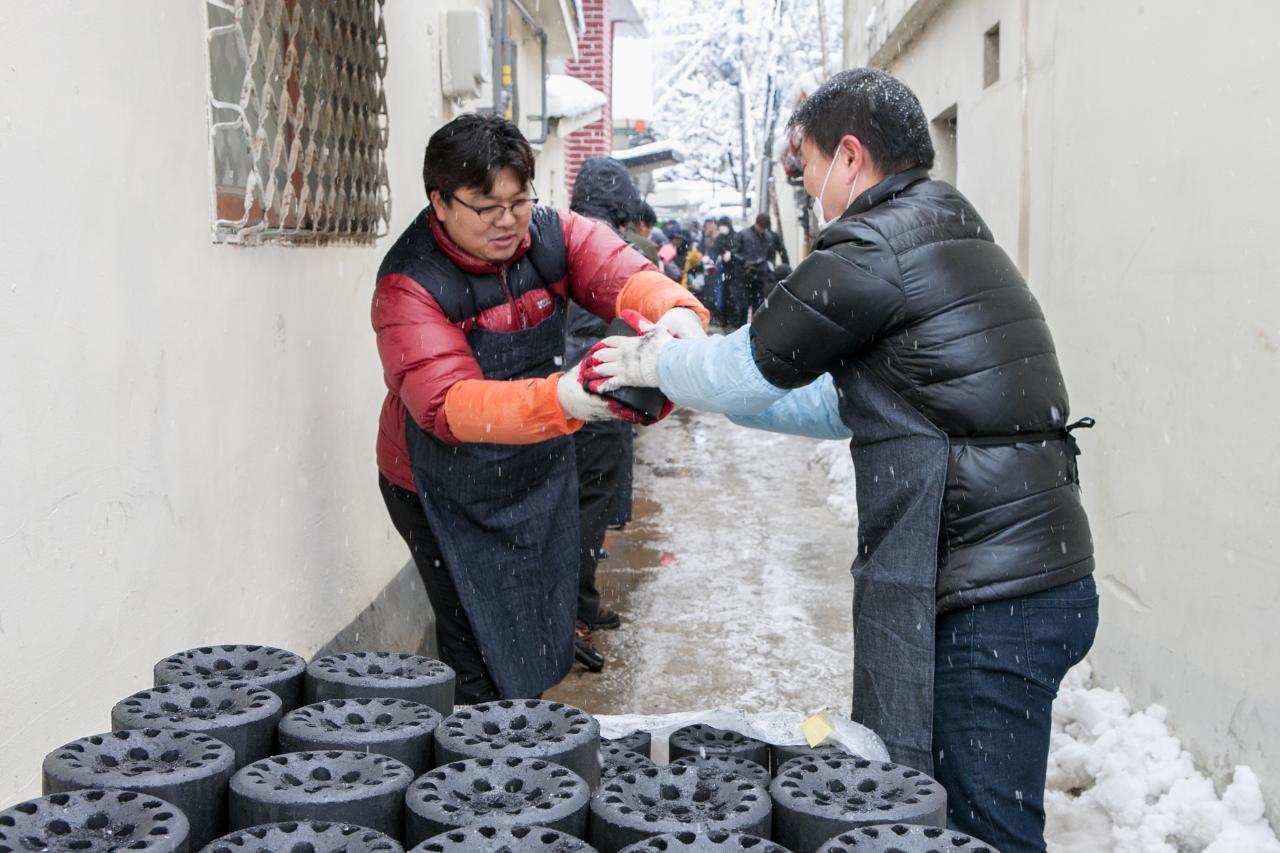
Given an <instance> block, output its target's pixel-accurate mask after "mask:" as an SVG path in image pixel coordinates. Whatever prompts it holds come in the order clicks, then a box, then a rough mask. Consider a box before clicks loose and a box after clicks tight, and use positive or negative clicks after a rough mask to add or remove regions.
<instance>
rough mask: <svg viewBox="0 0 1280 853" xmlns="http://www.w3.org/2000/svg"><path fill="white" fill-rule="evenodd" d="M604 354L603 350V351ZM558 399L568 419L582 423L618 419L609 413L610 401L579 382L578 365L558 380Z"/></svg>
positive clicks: (561, 375) (562, 374)
mask: <svg viewBox="0 0 1280 853" xmlns="http://www.w3.org/2000/svg"><path fill="white" fill-rule="evenodd" d="M601 352H603V350H601ZM556 397H557V398H558V399H559V400H560V408H561V410H562V411H563V412H564V415H565V417H566V418H574V419H576V420H580V421H607V420H614V419H616V418H615V416H614V414H613V413H612V412H610V411H609V401H608V400H606V399H605V398H603V397H600V396H597V395H595V394H592V393H591V392H590V391H588V390H587V389H586V388H583V387H582V383H581V382H580V381H579V380H578V365H576V364H575V365H574V366H573V367H571V368H569V369H568V370H566V371H565V372H564V373H561V374H560V378H559V379H558V380H556Z"/></svg>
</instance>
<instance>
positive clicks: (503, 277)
mask: <svg viewBox="0 0 1280 853" xmlns="http://www.w3.org/2000/svg"><path fill="white" fill-rule="evenodd" d="M498 284H499V285H500V286H501V287H502V295H503V296H505V297H507V301H508V302H510V303H511V307H512V308H514V309H515V312H516V314H517V315H518V316H519V317H520V328H521V329H527V328H529V316H528V315H527V314H525V312H524V306H523V305H521V304H520V303H519V302H517V301H516V299H515V297H514V296H512V295H511V289H510V288H509V287H507V268H506V267H498Z"/></svg>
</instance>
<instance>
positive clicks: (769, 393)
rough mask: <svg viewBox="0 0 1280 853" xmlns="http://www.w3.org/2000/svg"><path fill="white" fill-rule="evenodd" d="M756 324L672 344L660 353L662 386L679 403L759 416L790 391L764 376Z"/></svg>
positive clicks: (698, 407)
mask: <svg viewBox="0 0 1280 853" xmlns="http://www.w3.org/2000/svg"><path fill="white" fill-rule="evenodd" d="M750 334H751V328H750V327H749V326H743V327H742V328H740V329H738V331H736V332H734V333H733V334H731V335H712V336H711V337H706V338H693V339H687V340H675V341H671V342H669V343H668V344H667V345H666V346H664V347H663V348H662V351H661V352H659V353H658V386H659V387H660V388H661V389H662V393H664V394H666V395H667V397H668V398H670V399H671V401H672V402H674V403H675V404H676V405H678V406H685V407H687V408H690V409H698V410H699V411H703V412H719V413H720V414H722V415H755V414H759V413H761V412H763V411H765V410H766V409H768V408H769V407H770V406H772V405H773V404H774V403H775V402H777V401H778V400H780V399H782V398H783V397H785V396H786V395H787V390H786V389H785V388H779V387H777V386H776V385H772V384H770V383H769V382H768V380H766V379H765V378H764V376H762V375H761V374H760V368H758V367H756V362H755V358H754V357H753V356H752V354H751V337H750Z"/></svg>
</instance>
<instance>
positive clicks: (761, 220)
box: [756, 213, 773, 231]
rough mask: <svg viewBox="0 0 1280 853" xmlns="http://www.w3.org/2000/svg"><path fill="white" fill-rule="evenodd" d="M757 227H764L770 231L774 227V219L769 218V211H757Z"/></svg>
mask: <svg viewBox="0 0 1280 853" xmlns="http://www.w3.org/2000/svg"><path fill="white" fill-rule="evenodd" d="M756 227H757V228H763V229H764V230H766V231H768V230H769V229H770V228H772V227H773V220H771V219H770V218H769V214H767V213H757V214H756Z"/></svg>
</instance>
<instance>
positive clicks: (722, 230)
mask: <svg viewBox="0 0 1280 853" xmlns="http://www.w3.org/2000/svg"><path fill="white" fill-rule="evenodd" d="M716 230H717V231H719V232H720V233H721V234H728V233H729V226H728V225H721V226H720V227H719V228H718V229H716Z"/></svg>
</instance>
